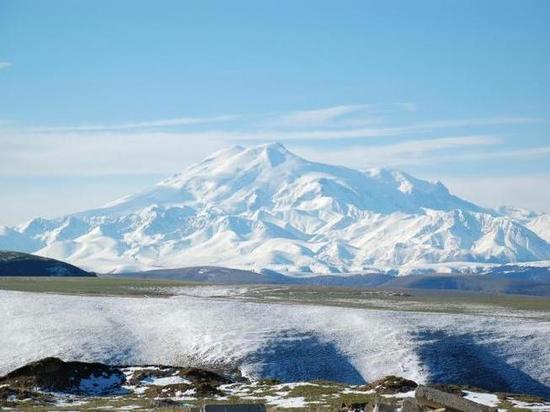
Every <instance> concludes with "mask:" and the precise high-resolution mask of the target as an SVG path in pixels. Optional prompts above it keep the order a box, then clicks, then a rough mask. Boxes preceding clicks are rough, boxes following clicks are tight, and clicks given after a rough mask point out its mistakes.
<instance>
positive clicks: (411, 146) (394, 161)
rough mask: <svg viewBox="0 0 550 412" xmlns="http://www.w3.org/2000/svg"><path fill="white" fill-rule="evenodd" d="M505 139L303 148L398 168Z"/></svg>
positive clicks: (353, 162) (316, 154)
mask: <svg viewBox="0 0 550 412" xmlns="http://www.w3.org/2000/svg"><path fill="white" fill-rule="evenodd" d="M500 142H501V139H500V138H498V137H495V136H490V135H470V136H454V137H441V138H433V139H418V140H406V141H403V142H399V143H394V144H379V145H368V146H361V147H358V146H354V147H342V148H331V150H330V151H327V150H320V149H319V148H315V147H307V148H303V149H301V151H302V152H304V153H306V154H307V155H308V156H309V157H311V158H314V159H317V160H319V161H329V162H332V163H339V164H342V165H347V166H352V167H358V168H368V167H396V166H404V165H415V164H425V163H426V162H430V163H432V164H434V163H435V164H437V163H440V162H441V161H443V160H444V159H447V155H446V154H447V153H449V152H451V153H453V156H461V154H462V153H463V151H464V150H465V149H470V150H471V149H475V148H479V147H492V146H494V145H498V144H499V143H500Z"/></svg>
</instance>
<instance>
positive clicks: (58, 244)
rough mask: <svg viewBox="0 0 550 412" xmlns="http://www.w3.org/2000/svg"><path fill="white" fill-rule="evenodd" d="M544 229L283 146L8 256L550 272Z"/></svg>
mask: <svg viewBox="0 0 550 412" xmlns="http://www.w3.org/2000/svg"><path fill="white" fill-rule="evenodd" d="M537 227H538V226H537V225H535V224H533V225H531V223H529V228H528V227H526V225H525V223H524V221H522V220H520V219H518V218H515V217H510V216H508V214H507V213H504V212H503V211H495V210H488V209H483V208H481V207H479V206H477V205H475V204H473V203H470V202H467V201H465V200H463V199H460V198H458V197H456V196H454V195H452V194H451V193H449V191H448V190H447V188H446V187H445V186H444V185H443V184H441V183H430V182H427V181H423V180H419V179H416V178H414V177H412V176H410V175H408V174H405V173H402V172H399V171H396V170H388V169H372V170H368V171H364V172H363V171H358V170H353V169H349V168H345V167H340V166H332V165H327V164H321V163H315V162H310V161H307V160H305V159H303V158H301V157H299V156H297V155H295V154H293V153H291V152H289V151H288V150H287V149H286V148H285V147H283V146H282V145H280V144H278V143H272V144H267V145H261V146H256V147H252V148H243V147H240V146H237V147H233V148H230V149H226V150H222V151H219V152H217V153H214V154H213V155H212V156H210V157H208V158H207V159H205V160H204V161H202V162H201V163H198V164H195V165H193V166H191V167H190V168H188V169H187V170H186V171H185V172H183V173H180V174H176V175H174V176H172V177H170V178H168V179H166V180H163V181H161V182H160V183H158V184H157V185H156V186H154V187H153V188H151V189H149V190H146V191H143V192H140V193H137V194H134V195H131V196H127V197H124V198H122V199H119V200H116V201H114V202H112V203H109V204H107V205H105V206H104V207H102V208H99V209H94V210H88V211H84V212H81V213H76V214H72V215H69V216H65V217H62V218H57V219H42V218H37V219H33V220H31V221H30V222H28V223H26V224H25V225H22V226H19V227H16V228H4V229H0V248H3V249H16V250H21V251H26V252H35V253H37V254H39V255H44V256H48V257H54V258H58V259H63V260H66V261H69V262H71V263H73V264H77V265H79V266H81V267H84V268H87V269H93V270H96V271H113V270H115V271H125V270H136V269H144V268H155V267H181V266H197V265H218V266H228V267H237V268H243V269H255V270H261V269H265V268H269V269H273V270H279V271H284V272H299V273H304V272H314V273H329V272H359V271H363V270H371V269H372V268H373V267H386V268H387V267H400V266H405V267H414V266H422V265H429V264H440V263H443V264H452V265H455V264H456V262H465V263H463V264H464V265H469V266H470V267H471V266H476V264H479V263H509V262H525V261H539V260H550V244H549V243H548V242H547V240H548V237H546V239H547V240H544V239H543V238H541V236H543V234H541V233H539V235H537V234H536V233H535V231H536V230H537Z"/></svg>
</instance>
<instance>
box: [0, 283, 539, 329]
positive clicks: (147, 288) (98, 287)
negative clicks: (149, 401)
mask: <svg viewBox="0 0 550 412" xmlns="http://www.w3.org/2000/svg"><path fill="white" fill-rule="evenodd" d="M185 286H207V284H206V283H198V282H187V281H177V280H157V279H155V280H152V279H129V278H114V277H113V278H105V277H101V278H92V277H0V289H5V290H17V291H25V292H46V293H60V294H71V295H92V296H129V297H132V296H133V297H162V296H171V295H172V294H173V292H172V291H170V289H169V288H171V287H185ZM242 286H244V285H242ZM247 289H248V291H247V292H246V293H245V294H244V295H241V296H239V299H246V300H249V301H254V302H259V303H265V302H278V303H287V304H311V305H325V306H327V305H328V306H339V307H351V308H366V309H387V310H397V311H418V312H435V313H478V312H480V311H483V309H484V308H485V309H491V308H495V307H497V308H505V309H512V310H520V311H521V310H525V311H533V312H539V313H545V315H544V319H546V318H547V317H548V316H547V315H546V314H550V298H548V297H536V296H525V295H491V294H483V293H474V292H454V291H441V290H430V291H422V290H401V291H392V290H384V289H369V288H336V287H319V286H285V285H249V286H247ZM226 299H227V297H226ZM548 320H550V318H549V319H548Z"/></svg>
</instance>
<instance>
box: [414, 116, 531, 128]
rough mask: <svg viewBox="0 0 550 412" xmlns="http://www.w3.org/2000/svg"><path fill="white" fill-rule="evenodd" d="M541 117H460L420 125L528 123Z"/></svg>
mask: <svg viewBox="0 0 550 412" xmlns="http://www.w3.org/2000/svg"><path fill="white" fill-rule="evenodd" d="M540 121H541V120H540V119H537V118H534V117H513V116H511V117H489V118H478V119H458V120H434V121H431V122H425V123H420V124H418V127H424V128H438V129H441V128H451V127H470V126H498V125H508V124H528V123H535V122H540Z"/></svg>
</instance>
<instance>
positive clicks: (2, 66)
mask: <svg viewBox="0 0 550 412" xmlns="http://www.w3.org/2000/svg"><path fill="white" fill-rule="evenodd" d="M10 66H13V64H12V63H10V62H0V70H2V69H7V68H8V67H10Z"/></svg>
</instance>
